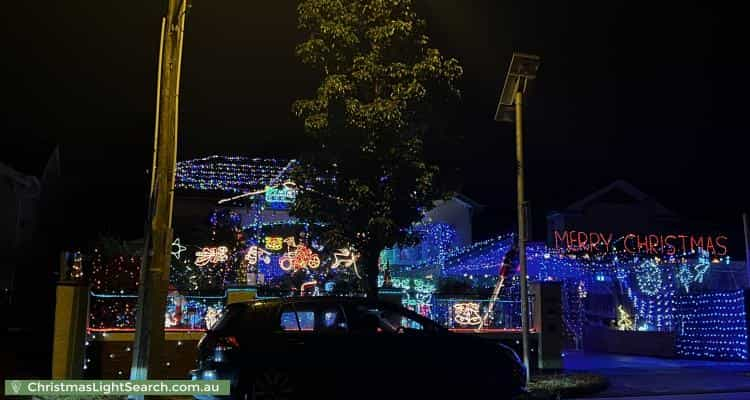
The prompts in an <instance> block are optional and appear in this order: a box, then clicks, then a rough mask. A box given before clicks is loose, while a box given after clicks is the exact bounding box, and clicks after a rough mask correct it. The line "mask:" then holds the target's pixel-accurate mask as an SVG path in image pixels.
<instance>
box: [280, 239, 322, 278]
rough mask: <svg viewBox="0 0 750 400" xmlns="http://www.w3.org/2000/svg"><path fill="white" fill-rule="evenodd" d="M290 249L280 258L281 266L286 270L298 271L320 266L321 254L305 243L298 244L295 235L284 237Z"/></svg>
mask: <svg viewBox="0 0 750 400" xmlns="http://www.w3.org/2000/svg"><path fill="white" fill-rule="evenodd" d="M284 243H286V244H287V246H288V251H287V252H286V253H285V254H284V255H283V256H281V258H279V267H280V268H281V269H282V270H284V271H287V272H289V271H297V270H300V269H304V268H311V269H317V268H318V267H320V256H318V255H317V254H315V253H314V252H313V251H312V250H311V249H310V248H309V247H307V246H305V245H304V244H302V243H300V244H296V243H295V241H294V238H293V237H288V238H286V239H284Z"/></svg>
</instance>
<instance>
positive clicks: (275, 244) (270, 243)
mask: <svg viewBox="0 0 750 400" xmlns="http://www.w3.org/2000/svg"><path fill="white" fill-rule="evenodd" d="M292 240H294V239H292ZM265 242H266V248H267V249H268V250H273V251H278V250H281V249H283V248H284V238H282V237H281V236H266V238H265Z"/></svg>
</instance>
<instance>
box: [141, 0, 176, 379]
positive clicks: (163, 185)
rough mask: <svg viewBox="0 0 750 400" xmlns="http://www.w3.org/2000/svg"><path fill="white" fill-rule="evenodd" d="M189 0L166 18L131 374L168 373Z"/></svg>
mask: <svg viewBox="0 0 750 400" xmlns="http://www.w3.org/2000/svg"><path fill="white" fill-rule="evenodd" d="M186 12H187V0H168V6H167V15H166V16H165V17H164V18H163V19H162V36H161V45H160V54H159V61H160V63H159V64H160V65H159V72H158V78H157V80H158V83H157V85H158V89H157V90H158V91H157V109H156V110H157V111H156V112H157V122H156V124H157V128H156V129H157V131H156V132H155V137H154V140H155V141H156V143H155V146H154V147H155V152H156V154H155V156H154V164H153V168H152V171H151V174H152V180H151V192H150V198H149V205H148V215H147V228H146V235H145V238H144V239H145V244H144V251H143V254H142V258H143V261H142V263H141V275H140V284H139V288H138V306H137V313H136V332H135V344H134V346H133V347H134V351H133V362H132V366H131V370H130V379H132V380H140V379H148V378H152V379H153V378H160V377H163V376H164V374H163V372H164V365H163V363H164V360H163V359H162V357H163V355H164V344H165V338H164V311H165V309H166V302H167V287H168V285H169V268H170V262H171V246H172V203H173V199H174V179H175V175H174V172H175V167H176V162H177V117H178V103H177V99H178V92H179V80H180V66H181V58H182V42H183V37H184V32H185V14H186Z"/></svg>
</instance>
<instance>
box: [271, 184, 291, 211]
mask: <svg viewBox="0 0 750 400" xmlns="http://www.w3.org/2000/svg"><path fill="white" fill-rule="evenodd" d="M296 199H297V185H296V184H295V183H294V182H289V181H287V182H284V183H283V184H282V185H279V186H266V190H265V200H266V203H268V204H270V205H272V206H277V207H279V208H284V207H286V206H288V205H289V204H292V203H294V201H295V200H296Z"/></svg>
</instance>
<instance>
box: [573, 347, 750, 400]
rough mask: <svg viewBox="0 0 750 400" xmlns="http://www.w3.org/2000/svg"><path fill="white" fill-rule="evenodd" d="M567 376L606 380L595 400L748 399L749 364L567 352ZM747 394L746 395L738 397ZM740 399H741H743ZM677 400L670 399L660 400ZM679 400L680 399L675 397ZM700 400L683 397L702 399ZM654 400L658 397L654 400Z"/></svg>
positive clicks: (749, 389) (749, 395)
mask: <svg viewBox="0 0 750 400" xmlns="http://www.w3.org/2000/svg"><path fill="white" fill-rule="evenodd" d="M564 365H565V370H566V371H568V372H583V371H590V372H595V373H599V374H602V375H604V376H606V377H607V378H608V379H609V380H610V387H609V388H608V389H607V390H606V391H604V392H602V393H599V394H597V397H608V398H610V400H614V399H611V398H613V397H626V396H658V395H666V394H672V395H674V394H706V393H714V395H712V396H713V397H712V396H709V397H705V398H711V399H723V398H724V397H718V396H716V395H715V394H716V393H726V394H727V395H729V394H730V393H735V392H739V394H737V396H740V397H726V398H727V399H740V398H745V399H750V362H731V361H721V362H719V361H704V360H679V359H663V358H653V357H640V356H628V355H618V354H600V353H593V354H592V353H583V352H568V353H567V354H566V355H565V358H564ZM742 392H747V393H742ZM743 396H744V397H743ZM667 398H669V399H671V398H678V397H674V396H670V397H663V399H667ZM679 398H682V397H679ZM702 398H704V397H700V396H698V397H685V399H690V400H692V399H702ZM657 399H658V397H657Z"/></svg>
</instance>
